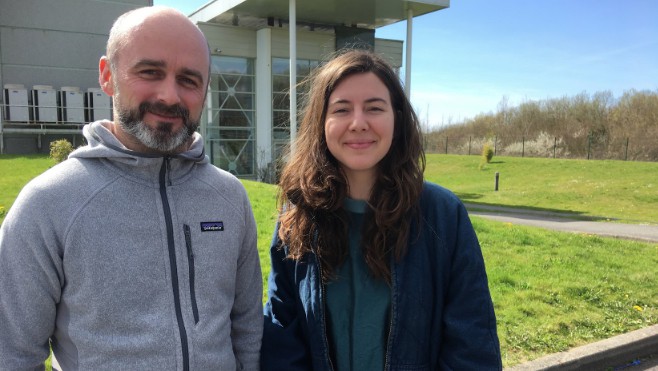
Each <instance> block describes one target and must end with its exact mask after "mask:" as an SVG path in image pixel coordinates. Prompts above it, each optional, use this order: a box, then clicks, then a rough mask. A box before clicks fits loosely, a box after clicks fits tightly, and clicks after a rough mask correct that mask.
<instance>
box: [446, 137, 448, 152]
mask: <svg viewBox="0 0 658 371" xmlns="http://www.w3.org/2000/svg"><path fill="white" fill-rule="evenodd" d="M447 154H448V137H447V136H446V155H447Z"/></svg>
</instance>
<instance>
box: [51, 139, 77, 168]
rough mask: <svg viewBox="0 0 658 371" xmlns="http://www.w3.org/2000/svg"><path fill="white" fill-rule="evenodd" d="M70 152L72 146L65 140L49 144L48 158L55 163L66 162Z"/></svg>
mask: <svg viewBox="0 0 658 371" xmlns="http://www.w3.org/2000/svg"><path fill="white" fill-rule="evenodd" d="M71 152H73V145H72V144H71V142H69V141H68V140H66V139H59V140H55V141H53V142H50V158H52V159H53V160H55V162H56V163H60V162H62V161H64V160H66V158H67V157H69V154H70V153H71Z"/></svg>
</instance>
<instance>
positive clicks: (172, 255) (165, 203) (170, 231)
mask: <svg viewBox="0 0 658 371" xmlns="http://www.w3.org/2000/svg"><path fill="white" fill-rule="evenodd" d="M170 161H171V159H170V158H169V157H164V158H163V160H162V166H161V167H160V198H161V199H162V208H163V210H164V217H165V223H166V227H167V247H168V249H169V268H170V270H171V285H172V288H173V290H174V307H175V309H176V321H177V322H178V333H179V336H180V343H181V350H182V352H183V371H188V370H189V369H190V355H189V350H188V344H187V332H186V331H185V323H184V322H183V311H182V309H181V303H180V293H179V292H178V289H179V288H178V267H177V266H176V245H175V244H174V226H173V222H172V221H171V208H170V207H169V200H168V198H167V185H168V184H167V183H169V185H171V179H170V178H169V174H168V173H169V170H170V166H171V164H170V163H169V162H170ZM167 180H169V182H167Z"/></svg>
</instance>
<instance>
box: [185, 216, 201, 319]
mask: <svg viewBox="0 0 658 371" xmlns="http://www.w3.org/2000/svg"><path fill="white" fill-rule="evenodd" d="M183 232H184V233H185V246H186V247H187V264H188V265H189V273H190V300H191V301H192V313H193V314H194V324H197V323H199V308H198V307H197V305H196V291H195V290H194V250H192V232H190V226H189V225H187V224H183Z"/></svg>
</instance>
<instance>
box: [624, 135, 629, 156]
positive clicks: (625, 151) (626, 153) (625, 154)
mask: <svg viewBox="0 0 658 371" xmlns="http://www.w3.org/2000/svg"><path fill="white" fill-rule="evenodd" d="M624 161H628V137H626V148H625V149H624Z"/></svg>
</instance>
